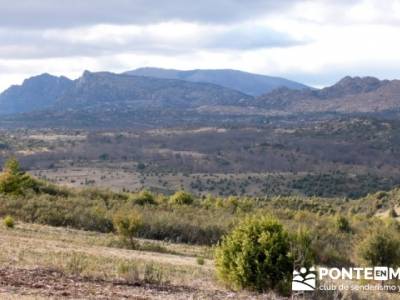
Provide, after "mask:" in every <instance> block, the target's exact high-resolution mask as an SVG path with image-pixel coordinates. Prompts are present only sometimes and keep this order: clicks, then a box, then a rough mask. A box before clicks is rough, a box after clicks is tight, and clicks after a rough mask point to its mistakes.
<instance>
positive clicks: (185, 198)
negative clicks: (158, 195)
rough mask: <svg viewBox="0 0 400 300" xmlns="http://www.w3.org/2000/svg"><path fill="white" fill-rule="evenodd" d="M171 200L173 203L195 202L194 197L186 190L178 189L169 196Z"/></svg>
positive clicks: (188, 203) (185, 203)
mask: <svg viewBox="0 0 400 300" xmlns="http://www.w3.org/2000/svg"><path fill="white" fill-rule="evenodd" d="M169 201H170V203H172V204H178V205H190V204H192V203H193V197H192V195H190V194H188V193H186V192H184V191H177V192H176V193H175V194H173V195H172V196H171V197H170V198H169Z"/></svg>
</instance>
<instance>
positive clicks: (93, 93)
mask: <svg viewBox="0 0 400 300" xmlns="http://www.w3.org/2000/svg"><path fill="white" fill-rule="evenodd" d="M248 100H251V97H250V96H248V95H245V94H243V93H241V92H239V91H236V90H231V89H228V88H224V87H221V86H217V85H214V84H207V83H192V82H186V81H182V80H174V79H159V78H149V77H143V76H128V75H118V74H113V73H108V72H99V73H91V72H88V71H86V72H85V73H84V74H83V76H82V77H81V78H79V79H77V80H76V81H74V84H73V85H72V87H71V88H70V89H69V90H68V91H67V92H66V93H65V94H64V95H63V96H62V97H61V98H60V99H59V100H58V102H57V105H58V106H61V107H68V108H74V107H88V106H97V105H102V106H103V105H106V104H110V105H117V104H118V105H123V106H124V108H128V107H130V108H135V107H136V108H148V107H160V108H161V107H168V108H176V109H184V108H191V107H198V106H201V105H238V104H240V103H241V102H243V101H248Z"/></svg>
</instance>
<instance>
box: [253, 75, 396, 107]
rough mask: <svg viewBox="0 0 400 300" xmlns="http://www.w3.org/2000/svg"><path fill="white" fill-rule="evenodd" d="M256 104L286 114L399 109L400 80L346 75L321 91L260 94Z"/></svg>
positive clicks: (275, 91)
mask: <svg viewBox="0 0 400 300" xmlns="http://www.w3.org/2000/svg"><path fill="white" fill-rule="evenodd" d="M255 105H256V106H258V107H263V108H265V109H269V110H274V111H275V112H280V113H285V114H296V113H315V112H339V113H375V112H384V111H397V110H399V108H400V81H399V80H392V81H389V80H382V81H381V80H379V79H377V78H373V77H345V78H343V79H342V80H340V81H339V82H338V83H336V84H335V85H333V86H330V87H326V88H323V89H320V90H302V91H296V90H290V89H287V88H281V89H277V90H274V91H272V92H270V93H267V94H265V95H262V96H260V97H258V98H257V99H256V101H255Z"/></svg>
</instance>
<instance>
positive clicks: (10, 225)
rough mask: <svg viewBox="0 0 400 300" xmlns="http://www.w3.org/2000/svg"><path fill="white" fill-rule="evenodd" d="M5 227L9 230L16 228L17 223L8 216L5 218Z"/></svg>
mask: <svg viewBox="0 0 400 300" xmlns="http://www.w3.org/2000/svg"><path fill="white" fill-rule="evenodd" d="M4 225H5V226H6V227H7V228H14V226H15V222H14V219H13V217H11V216H6V217H5V218H4Z"/></svg>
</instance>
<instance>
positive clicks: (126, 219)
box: [113, 210, 143, 249]
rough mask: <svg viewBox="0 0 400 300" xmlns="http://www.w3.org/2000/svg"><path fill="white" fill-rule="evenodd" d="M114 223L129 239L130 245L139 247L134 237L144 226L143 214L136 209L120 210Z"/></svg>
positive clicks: (124, 237) (119, 232)
mask: <svg viewBox="0 0 400 300" xmlns="http://www.w3.org/2000/svg"><path fill="white" fill-rule="evenodd" d="M113 223H114V227H115V229H116V230H117V232H118V234H119V235H120V236H121V237H122V238H123V239H124V240H126V241H128V243H129V245H130V247H131V248H132V249H135V248H137V245H136V243H135V239H134V237H135V236H136V235H137V233H138V231H139V230H140V228H142V226H143V221H142V216H141V215H140V214H139V213H138V212H137V211H134V210H131V211H127V212H125V211H120V212H118V213H116V214H115V216H114V220H113Z"/></svg>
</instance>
